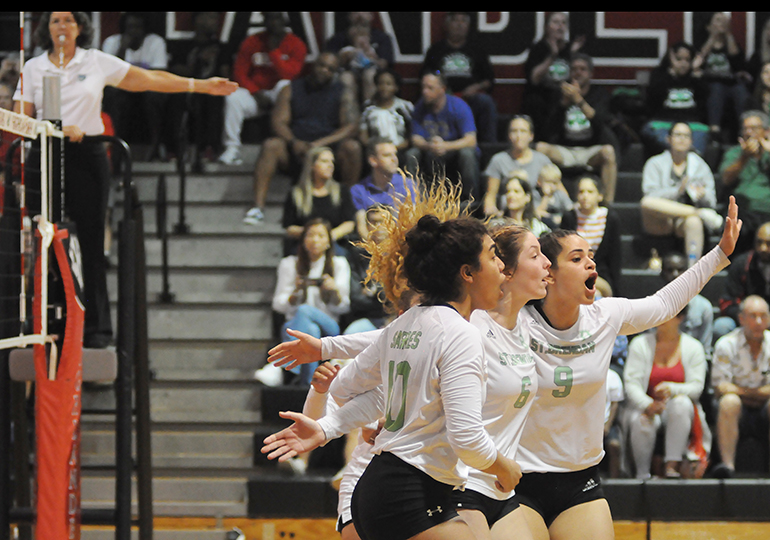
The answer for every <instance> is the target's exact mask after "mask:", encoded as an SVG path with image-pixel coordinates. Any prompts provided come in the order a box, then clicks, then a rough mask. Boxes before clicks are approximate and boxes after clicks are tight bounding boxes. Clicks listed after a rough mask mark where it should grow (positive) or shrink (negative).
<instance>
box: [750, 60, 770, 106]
mask: <svg viewBox="0 0 770 540" xmlns="http://www.w3.org/2000/svg"><path fill="white" fill-rule="evenodd" d="M747 108H748V109H751V110H756V111H762V112H763V113H765V114H768V113H770V62H765V63H764V64H762V67H761V69H760V70H759V75H758V76H757V79H756V81H755V82H754V90H753V92H752V94H751V97H750V98H749V101H748V104H747Z"/></svg>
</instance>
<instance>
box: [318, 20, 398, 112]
mask: <svg viewBox="0 0 770 540" xmlns="http://www.w3.org/2000/svg"><path fill="white" fill-rule="evenodd" d="M372 22H373V15H372V12H371V11H350V12H348V27H347V28H345V29H343V30H339V31H338V32H336V33H335V34H334V35H333V36H332V37H330V38H329V39H328V41H327V42H326V46H325V50H326V51H329V52H332V53H334V54H336V55H337V58H338V59H339V63H340V67H341V68H342V70H343V72H342V75H341V80H342V82H343V84H345V86H346V87H348V88H349V89H350V91H351V92H352V93H353V95H354V96H355V97H356V102H357V103H364V102H365V101H367V100H369V99H371V98H372V96H373V95H374V92H375V83H374V75H375V74H376V73H377V71H378V70H381V69H385V68H388V67H390V66H391V65H392V64H393V58H394V57H393V40H392V38H391V37H390V36H389V35H388V34H386V33H385V32H383V31H382V30H380V29H378V28H374V27H373V26H372Z"/></svg>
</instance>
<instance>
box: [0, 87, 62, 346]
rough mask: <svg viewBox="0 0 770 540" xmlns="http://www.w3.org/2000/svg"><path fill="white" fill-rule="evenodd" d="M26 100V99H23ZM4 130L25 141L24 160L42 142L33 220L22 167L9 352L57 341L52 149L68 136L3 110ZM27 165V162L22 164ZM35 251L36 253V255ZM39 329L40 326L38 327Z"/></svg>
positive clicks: (46, 123) (3, 342) (49, 125)
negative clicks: (14, 327) (15, 319)
mask: <svg viewBox="0 0 770 540" xmlns="http://www.w3.org/2000/svg"><path fill="white" fill-rule="evenodd" d="M22 99H23V98H22ZM0 130H2V131H5V132H8V133H11V134H13V135H16V136H18V137H21V138H22V144H21V145H20V149H21V154H20V155H21V156H24V147H25V145H26V144H27V143H28V142H30V141H35V140H39V143H40V168H39V172H40V213H39V215H36V216H34V217H33V218H30V217H29V216H28V214H27V193H26V191H27V189H26V188H27V186H26V185H25V183H24V180H23V179H24V169H25V167H24V166H22V167H21V177H20V179H21V180H20V189H19V190H18V191H19V197H18V200H19V207H20V208H19V213H20V217H21V219H20V223H21V225H20V227H21V231H20V232H21V235H20V242H19V255H20V258H21V261H22V264H21V268H20V269H19V278H20V279H19V282H20V291H19V323H20V330H19V335H18V336H14V337H6V338H4V339H0V349H9V348H16V347H27V346H28V345H34V344H41V345H44V344H49V343H53V341H54V337H53V336H49V335H48V309H47V308H48V279H47V275H48V267H49V260H48V259H49V256H48V252H49V249H48V248H49V247H50V246H51V242H52V241H53V235H54V226H53V223H52V222H51V206H50V203H49V192H50V188H51V186H50V176H51V175H50V170H49V163H51V159H50V147H51V143H52V141H53V140H54V138H58V139H63V138H64V134H63V132H62V131H61V130H60V129H57V128H56V127H55V126H54V124H53V123H52V122H49V121H40V120H35V119H33V118H30V117H29V116H26V115H24V114H19V113H15V112H12V111H8V110H4V109H0ZM22 163H23V162H22ZM33 221H34V222H35V223H36V225H37V232H38V235H39V238H38V239H37V241H35V239H34V238H33V232H32V222H33ZM33 250H34V251H33ZM35 252H36V256H37V257H39V258H40V273H39V275H38V276H37V279H34V280H33V283H32V290H33V292H32V294H33V295H34V296H37V297H38V298H37V299H38V300H39V302H33V305H38V306H40V307H39V308H38V310H37V311H39V313H32V318H33V319H38V320H39V323H40V325H39V327H38V328H39V329H38V330H37V331H34V330H33V331H31V332H29V331H28V328H29V325H28V324H27V322H28V321H27V319H28V318H29V315H28V311H29V309H28V302H29V298H28V292H27V291H28V288H29V285H30V284H29V283H28V278H27V268H28V267H30V266H34V265H31V264H29V263H30V261H28V260H27V258H29V257H30V256H31V255H32V254H34V253H35ZM35 326H37V325H35Z"/></svg>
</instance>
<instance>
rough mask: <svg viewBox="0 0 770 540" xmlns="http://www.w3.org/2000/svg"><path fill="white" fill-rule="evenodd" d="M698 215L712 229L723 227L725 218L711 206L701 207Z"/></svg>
mask: <svg viewBox="0 0 770 540" xmlns="http://www.w3.org/2000/svg"><path fill="white" fill-rule="evenodd" d="M698 216H699V217H700V219H701V221H703V223H705V224H706V227H708V228H709V229H710V230H712V231H718V230H719V229H721V228H722V224H723V223H724V222H725V220H724V218H723V217H722V216H720V215H719V214H718V213H717V212H716V210H713V209H711V208H699V209H698Z"/></svg>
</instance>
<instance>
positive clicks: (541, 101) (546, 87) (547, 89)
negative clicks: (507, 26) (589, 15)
mask: <svg viewBox="0 0 770 540" xmlns="http://www.w3.org/2000/svg"><path fill="white" fill-rule="evenodd" d="M568 31H569V19H568V16H567V14H566V13H564V12H563V11H554V12H551V13H550V14H549V15H548V16H547V17H546V19H545V31H544V33H543V38H542V39H541V40H540V41H538V42H537V43H534V44H533V45H532V46H531V47H530V49H529V55H528V56H527V60H526V62H525V63H524V74H525V76H526V78H527V84H526V86H525V87H524V96H523V98H522V104H521V111H522V112H523V113H524V114H526V115H528V116H529V117H530V118H532V120H533V122H534V125H535V126H536V127H537V129H538V130H539V129H540V128H542V127H543V126H544V125H545V124H547V123H548V116H549V111H550V107H551V106H552V104H553V103H557V102H558V101H559V100H560V99H561V95H562V90H561V84H562V83H563V82H567V81H568V80H569V72H570V60H571V58H572V55H573V54H574V53H576V52H578V51H579V50H580V49H581V48H582V47H583V45H584V44H585V36H578V38H577V39H575V40H574V41H567V33H568Z"/></svg>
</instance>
